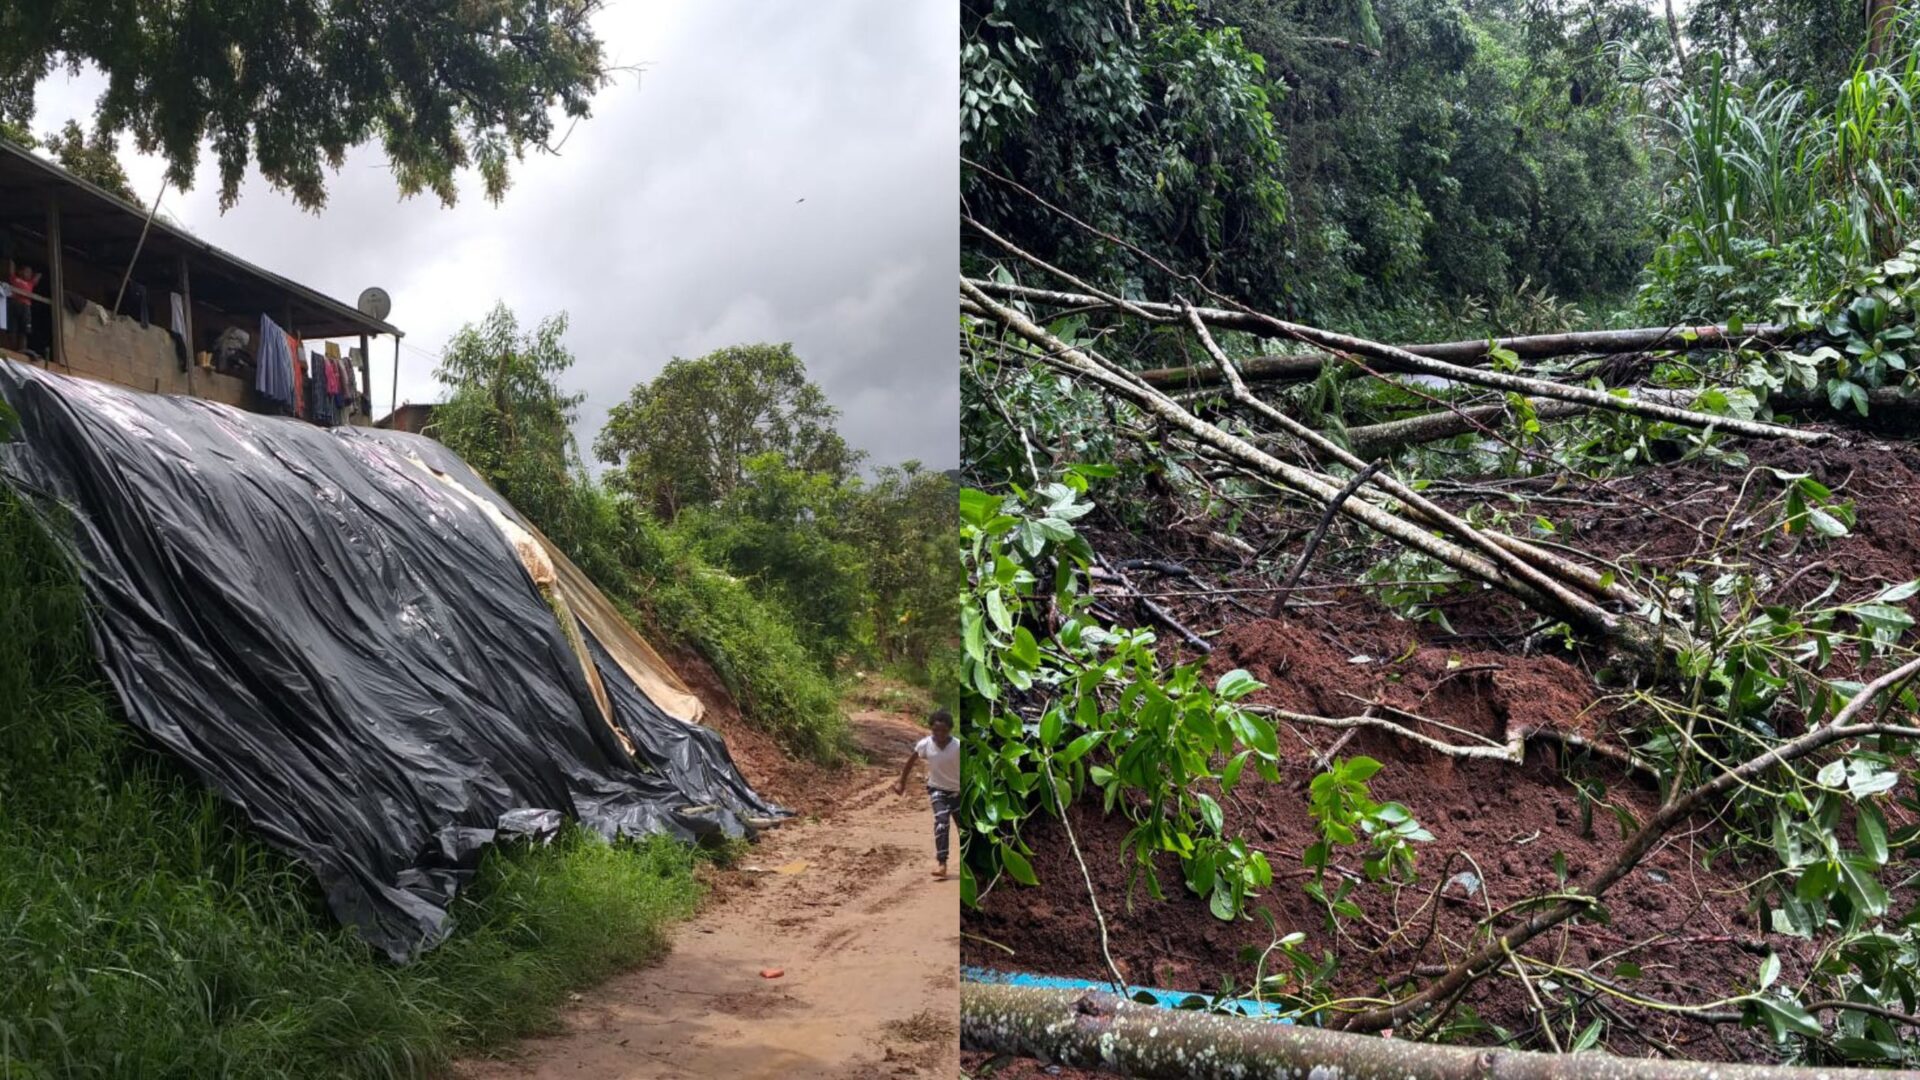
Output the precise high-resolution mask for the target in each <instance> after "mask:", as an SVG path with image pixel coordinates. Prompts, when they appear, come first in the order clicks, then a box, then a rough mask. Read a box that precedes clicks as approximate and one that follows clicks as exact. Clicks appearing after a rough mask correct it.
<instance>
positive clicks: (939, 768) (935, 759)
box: [913, 735, 960, 791]
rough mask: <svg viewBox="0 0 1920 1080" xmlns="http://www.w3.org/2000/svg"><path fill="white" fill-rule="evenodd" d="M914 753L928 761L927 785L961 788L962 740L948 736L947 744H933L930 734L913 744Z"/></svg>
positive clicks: (942, 789) (949, 788)
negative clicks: (940, 745) (943, 745)
mask: <svg viewBox="0 0 1920 1080" xmlns="http://www.w3.org/2000/svg"><path fill="white" fill-rule="evenodd" d="M913 752H914V755H915V756H917V757H919V758H922V759H924V760H925V761H926V763H927V786H928V787H931V788H939V789H940V790H941V791H959V790H960V740H959V739H956V738H953V737H952V736H948V737H947V745H946V746H945V747H939V746H935V745H933V736H931V735H929V736H927V737H926V738H924V739H921V740H920V741H919V742H917V743H914V744H913Z"/></svg>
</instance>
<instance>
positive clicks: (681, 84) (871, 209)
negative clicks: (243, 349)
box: [34, 0, 959, 468]
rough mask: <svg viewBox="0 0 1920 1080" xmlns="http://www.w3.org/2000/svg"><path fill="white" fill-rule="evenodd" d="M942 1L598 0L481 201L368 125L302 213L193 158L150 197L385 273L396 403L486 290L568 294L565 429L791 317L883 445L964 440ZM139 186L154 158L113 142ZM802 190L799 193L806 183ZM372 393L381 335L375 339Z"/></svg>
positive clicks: (243, 246)
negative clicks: (575, 94) (193, 176)
mask: <svg viewBox="0 0 1920 1080" xmlns="http://www.w3.org/2000/svg"><path fill="white" fill-rule="evenodd" d="M958 17H959V16H958V5H957V4H956V3H954V2H952V0H931V2H930V0H913V2H911V3H902V2H899V0H831V2H827V3H816V4H773V3H755V2H750V0H732V2H725V3H721V2H704V3H701V2H667V0H610V3H609V4H608V8H607V10H606V11H605V12H603V13H602V14H601V16H600V18H599V19H598V22H597V25H598V27H599V30H600V34H601V38H602V40H603V41H604V42H605V43H606V47H607V52H608V55H609V57H610V58H611V59H612V60H613V62H615V63H617V64H623V65H625V64H641V65H644V66H645V71H644V73H643V74H641V75H639V76H637V77H636V76H632V75H628V76H624V77H622V79H621V80H620V82H619V83H618V84H617V85H615V86H612V87H609V88H607V89H606V90H603V91H601V93H600V96H599V97H598V98H596V99H595V101H594V109H593V111H594V115H593V117H592V118H591V119H589V120H586V121H584V122H582V123H581V124H580V125H579V127H578V128H577V129H575V130H574V131H573V133H572V135H571V137H570V138H568V140H567V141H566V143H565V145H564V146H563V147H562V152H561V154H560V156H558V157H552V156H547V155H532V156H529V157H528V159H527V161H526V162H525V163H523V164H522V165H520V166H519V168H518V171H517V172H516V173H515V175H514V178H513V187H512V189H511V190H510V191H509V192H508V193H507V196H506V198H505V200H504V201H503V202H502V203H501V204H500V205H499V206H494V205H492V204H489V203H488V202H487V201H486V199H485V197H484V196H483V195H482V193H481V186H480V184H479V182H478V180H477V179H474V178H468V180H467V181H466V182H465V183H464V184H463V185H462V192H463V196H462V199H461V202H460V204H459V205H458V206H456V207H455V208H453V209H450V210H449V209H445V208H443V207H441V206H440V204H439V202H438V200H436V199H434V198H433V197H432V196H424V197H416V198H413V199H410V200H405V201H402V200H401V199H400V198H399V194H398V191H397V189H396V188H395V187H394V184H393V180H392V177H391V175H390V174H389V173H388V172H387V170H386V168H385V164H384V157H383V155H382V154H381V153H380V152H379V150H378V149H377V148H367V149H363V150H360V151H356V152H355V153H354V154H353V155H352V156H350V157H349V159H348V161H347V164H346V167H345V169H343V170H342V171H341V172H340V173H338V174H337V175H335V176H334V177H333V178H332V180H331V181H330V185H329V191H328V196H329V198H328V205H327V208H326V210H325V211H324V213H323V214H321V215H320V216H317V217H316V216H315V215H313V214H309V213H306V212H304V211H301V210H300V209H298V208H297V207H295V206H294V204H293V202H292V201H291V200H290V199H289V198H288V197H287V196H285V195H283V194H281V193H279V192H276V191H274V190H272V189H271V188H270V187H268V186H267V184H266V183H265V182H264V181H262V180H260V179H259V177H258V176H257V175H254V176H252V177H251V178H250V179H249V181H248V183H247V184H246V186H245V187H244V189H243V191H242V193H241V197H240V203H239V205H238V206H236V207H235V208H234V209H233V210H230V211H228V212H227V213H226V214H224V215H223V214H221V213H220V210H219V204H218V192H217V177H216V174H215V171H214V168H213V165H212V163H211V160H210V159H208V158H204V157H203V160H202V163H201V170H200V182H199V183H198V184H197V185H196V187H195V190H193V191H191V192H188V193H185V194H181V193H177V192H174V193H169V194H168V195H167V196H166V198H165V200H164V201H163V202H162V204H161V208H162V211H163V212H164V213H166V214H168V215H169V216H170V217H172V218H173V220H175V221H176V222H178V223H180V224H181V225H184V226H185V227H186V228H188V229H190V230H192V231H193V232H195V233H196V234H198V235H199V236H200V237H201V238H202V239H205V240H208V241H210V242H212V243H213V244H215V245H218V246H220V247H223V248H226V249H227V250H229V251H232V252H233V253H235V254H237V255H240V256H241V257H243V258H246V259H249V260H251V261H253V262H255V263H258V264H260V265H262V266H264V267H266V268H268V269H270V270H275V271H278V272H280V273H282V274H285V275H287V276H289V277H291V278H293V279H295V280H296V281H300V282H302V283H304V284H307V285H310V286H312V287H314V288H317V289H319V290H321V291H322V292H325V293H327V294H328V295H330V296H333V297H335V298H337V299H340V300H344V301H346V302H347V303H349V304H350V303H352V302H353V301H354V298H355V297H357V296H358V295H359V293H360V290H361V289H362V288H364V287H365V286H368V285H380V286H382V287H384V288H385V289H386V290H387V291H388V292H389V293H391V294H392V296H393V314H392V316H391V317H390V319H389V321H390V322H392V323H393V324H394V325H395V326H398V327H399V328H400V329H402V330H404V331H406V333H407V337H406V342H405V346H404V347H403V348H402V349H401V353H400V373H399V374H400V391H399V396H400V400H401V401H402V402H407V401H433V400H437V399H438V397H439V395H440V389H439V387H438V386H437V385H436V384H435V382H434V380H433V377H432V374H431V372H432V369H433V367H434V363H435V360H436V358H437V357H438V356H439V352H440V348H441V346H442V345H443V344H444V343H445V342H446V340H447V339H448V338H449V337H450V336H451V335H452V333H453V332H454V331H455V330H456V329H458V328H459V326H460V325H461V324H462V323H464V322H469V321H474V320H477V319H479V318H480V317H481V316H482V315H483V314H485V312H486V311H487V310H488V309H489V308H490V307H492V305H493V303H494V301H495V300H502V299H504V300H505V301H506V302H507V304H508V305H509V306H510V307H512V308H513V309H514V311H515V312H516V313H518V314H519V315H520V317H521V320H522V323H523V325H528V326H531V324H532V323H534V322H536V321H537V320H538V319H540V318H541V317H543V316H546V315H549V314H552V313H555V312H559V311H565V312H567V313H568V315H569V316H570V317H571V320H572V326H571V329H570V331H569V332H568V335H567V342H568V344H569V345H570V346H571V347H572V350H573V353H574V355H575V357H576V358H577V361H576V364H575V367H574V369H573V371H572V372H571V373H570V378H569V381H570V383H571V385H572V388H573V389H576V390H580V391H584V392H585V393H586V395H587V400H586V403H585V405H584V407H583V408H582V415H581V420H580V424H579V426H578V428H577V429H576V431H577V434H578V435H579V437H580V440H581V444H582V450H583V452H587V453H589V454H590V453H591V442H592V439H593V436H594V434H595V433H596V432H598V431H599V430H600V426H601V424H602V423H603V422H604V420H605V417H606V410H607V409H608V407H609V406H611V405H612V404H614V403H615V402H617V401H619V400H620V399H622V398H623V397H625V395H626V392H627V390H628V388H630V387H631V386H632V385H633V384H634V383H636V382H639V381H641V380H644V379H647V378H650V377H651V376H653V375H654V374H656V373H657V372H659V370H660V369H661V368H662V367H663V366H665V364H666V363H667V361H668V360H670V359H672V358H673V357H675V356H686V357H691V356H698V355H700V354H702V353H705V352H707V351H709V350H712V349H715V348H718V347H720V346H724V345H734V344H744V343H750V342H757V341H791V342H793V343H794V347H795V349H796V350H797V351H798V353H799V355H800V357H801V359H803V360H804V361H805V362H806V364H807V369H808V371H809V372H811V374H812V376H813V378H814V380H815V381H817V382H818V383H820V385H821V386H822V387H823V388H824V389H825V390H826V392H827V395H828V396H829V397H830V398H831V399H832V401H833V403H834V404H835V405H836V406H838V407H839V408H840V410H841V413H842V420H841V430H842V431H843V432H844V433H845V435H846V436H847V438H848V440H849V441H850V442H851V443H853V444H854V445H855V446H857V447H859V448H860V449H863V450H865V451H867V452H868V453H869V454H870V455H872V458H873V460H874V461H875V462H876V463H880V464H889V463H895V462H899V461H903V460H905V459H908V458H917V459H919V460H921V461H923V462H925V463H926V464H928V465H929V466H933V467H937V468H946V467H950V466H952V465H955V464H956V463H957V461H958V457H959V446H958V421H957V417H958V415H959V391H958V376H957V367H956V362H955V359H954V354H955V348H956V346H955V340H956V339H955V336H954V322H953V275H954V273H955V268H956V266H957V265H958V263H959V242H958V228H957V225H956V222H955V217H954V207H955V205H956V204H957V203H958V201H959V136H958V125H957V116H958V105H957V101H958V97H959V94H958V86H959V57H958V52H957V46H956V40H957V33H956V27H957V25H958ZM101 86H102V80H101V79H100V78H99V77H98V75H97V74H93V73H89V74H88V75H83V76H81V77H78V78H74V79H68V78H67V77H66V76H65V75H64V74H58V75H56V76H55V77H54V78H52V79H50V80H49V81H48V82H46V83H45V84H43V85H42V87H41V89H40V94H39V102H38V106H39V113H38V115H37V117H36V119H35V123H34V130H35V131H36V132H38V133H45V132H47V131H50V130H53V129H54V128H57V127H58V126H60V125H61V124H62V123H63V122H64V121H65V120H66V119H67V118H68V117H77V118H81V119H82V120H83V121H84V122H90V121H91V116H92V103H93V100H94V98H95V97H96V95H97V94H98V93H99V91H100V89H101ZM123 149H124V150H126V151H127V152H126V153H123V155H122V159H123V162H124V164H125V165H126V167H127V172H128V175H129V177H130V178H131V179H132V181H133V185H134V189H135V191H136V192H138V193H139V194H140V195H141V197H142V199H143V200H146V199H151V198H152V193H153V192H154V191H156V190H158V189H159V186H160V182H161V166H160V164H159V162H157V161H154V160H147V159H142V158H140V157H139V156H137V155H135V154H133V153H132V152H131V146H130V144H128V145H123ZM800 200H805V201H804V202H803V201H800ZM373 352H374V356H373V377H374V387H375V402H376V406H377V411H378V412H380V413H384V412H385V411H386V409H387V405H388V401H387V397H388V389H389V387H390V386H391V382H390V380H391V378H392V362H393V346H392V343H391V340H390V339H381V341H380V342H379V343H376V345H375V347H374V350H373Z"/></svg>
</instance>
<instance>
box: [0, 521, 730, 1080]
mask: <svg viewBox="0 0 1920 1080" xmlns="http://www.w3.org/2000/svg"><path fill="white" fill-rule="evenodd" d="M0 567H4V568H5V571H4V572H3V573H0V628H4V630H0V821H5V822H6V828H5V829H0V1077H14V1076H21V1077H37V1076H43V1075H45V1076H55V1075H58V1076H72V1075H80V1076H95V1075H116V1076H142V1077H170V1076H181V1077H185V1076H219V1075H225V1076H301V1077H310V1076H387V1075H417V1074H419V1073H421V1072H424V1071H427V1070H430V1069H431V1068H432V1067H433V1066H434V1065H435V1064H436V1063H439V1062H442V1061H445V1060H446V1059H447V1058H448V1056H449V1055H450V1054H451V1053H452V1052H453V1051H455V1050H456V1049H459V1048H464V1047H471V1046H475V1045H480V1044H484V1043H487V1042H491V1041H496V1040H499V1039H503V1038H507V1037H510V1036H512V1035H516V1034H520V1033H523V1032H526V1031H529V1030H532V1029H536V1028H538V1027H539V1026H540V1025H542V1024H543V1023H545V1022H546V1021H547V1020H548V1018H549V1017H550V1016H551V1012H552V1007H553V1005H554V1004H556V1003H557V1002H558V1001H559V1000H560V999H561V998H563V997H564V995H565V993H566V991H567V990H568V989H569V988H572V987H575V986H580V985H584V984H586V983H588V982H591V981H593V980H595V979H597V978H600V977H603V976H605V975H606V974H608V973H610V972H611V971H613V970H615V969H616V968H620V967H626V966H631V965H632V964H634V963H637V962H640V961H644V960H646V959H648V958H650V957H652V956H654V955H656V954H657V953H659V952H660V951H661V949H662V948H663V942H664V939H663V935H662V931H663V928H664V927H665V926H667V925H668V924H670V923H671V922H672V921H673V920H675V919H676V918H679V917H682V916H684V915H685V914H687V913H688V912H690V911H691V910H692V908H693V905H694V904H695V902H696V900H697V898H698V893H699V888H698V886H697V884H696V883H695V881H694V877H693V863H694V860H695V858H696V856H695V855H694V854H693V853H691V852H689V851H687V850H685V849H682V848H680V847H678V846H676V845H674V844H672V843H670V842H667V841H663V840H662V841H654V842H650V843H646V844H641V845H629V844H622V845H619V846H616V847H609V846H607V845H605V844H602V843H600V842H598V841H597V840H595V839H593V838H591V837H586V836H582V835H577V834H575V835H568V836H566V837H564V838H563V839H562V840H560V841H558V842H556V843H555V844H554V845H553V846H551V847H548V848H544V849H525V848H520V849H501V850H497V851H495V852H493V853H491V854H490V855H489V856H488V858H487V860H486V862H485V863H484V865H483V868H482V871H481V874H480V878H479V880H478V881H477V882H476V883H475V885H474V886H473V887H471V888H469V889H468V890H467V891H466V892H465V893H464V894H463V895H462V897H461V899H460V900H459V901H458V902H457V904H456V916H457V918H458V920H459V924H460V927H461V929H460V931H459V932H458V933H457V934H456V935H455V936H454V938H453V939H452V940H451V941H449V942H448V943H447V944H446V945H444V946H442V947H441V948H440V949H438V950H436V951H435V952H433V953H431V954H429V955H428V956H427V957H426V958H425V959H424V960H422V961H421V962H419V963H417V964H414V965H412V966H409V967H406V968H394V967H392V966H390V965H388V964H385V963H384V962H382V961H380V960H379V959H377V958H376V957H375V955H374V954H373V953H372V952H371V950H369V949H367V948H365V947H364V946H362V945H360V944H359V943H358V942H357V941H355V940H354V939H353V938H352V937H351V936H350V935H348V934H347V933H346V932H345V931H343V930H342V929H340V928H339V926H338V925H337V924H336V923H335V922H334V921H333V919H332V918H331V917H330V916H329V915H328V914H327V913H326V912H325V910H324V909H323V907H322V906H321V904H320V901H319V896H318V891H317V889H316V888H315V886H314V883H313V881H312V879H311V877H310V876H309V875H308V874H307V873H306V872H305V871H304V870H302V869H301V868H300V867H298V866H296V865H295V864H293V863H292V862H291V861H290V860H288V859H287V858H286V857H285V856H282V855H280V854H279V853H277V852H275V851H273V850H272V849H270V848H268V847H267V846H266V845H264V844H263V843H261V842H260V841H258V840H256V839H255V838H254V837H253V836H252V835H251V834H250V833H249V831H248V830H247V829H246V827H245V825H244V823H243V822H242V821H241V820H240V819H239V816H238V815H237V814H236V813H234V812H233V811H231V810H230V809H228V808H227V807H225V806H224V805H223V804H221V803H220V802H219V801H218V800H217V799H215V798H214V797H213V796H211V795H210V794H209V793H207V792H206V791H205V790H204V789H202V788H201V787H200V786H199V785H198V784H197V783H196V782H195V781H193V780H192V778H191V777H188V776H185V775H183V774H182V773H181V772H180V771H179V770H177V769H176V768H175V767H174V766H173V765H172V763H171V762H170V761H169V760H168V759H166V758H164V757H162V756H160V755H158V754H156V753H153V752H151V751H148V750H146V749H144V748H142V746H141V745H140V744H139V742H138V739H137V737H136V735H135V733H134V732H133V731H132V730H131V729H130V728H128V727H127V726H126V725H125V724H124V723H123V722H122V721H120V719H119V718H118V717H117V716H116V715H115V707H114V703H113V700H112V696H111V694H110V693H109V692H108V690H107V688H106V686H105V685H104V684H103V682H102V681H101V680H100V678H99V676H98V675H97V674H96V672H95V669H94V664H93V661H92V658H91V655H90V653H89V650H88V647H87V642H86V636H85V630H84V627H83V625H82V622H81V615H82V611H83V607H82V604H83V600H82V598H81V595H80V592H79V589H78V587H77V585H76V584H75V582H74V581H73V579H72V578H71V576H70V574H69V573H68V572H67V571H66V570H65V569H64V568H63V567H61V566H60V565H59V563H58V560H57V559H56V557H55V556H54V553H53V552H52V551H51V550H50V548H49V546H48V544H47V542H46V539H45V537H44V536H43V535H42V534H41V533H40V531H39V530H38V529H37V528H36V527H35V526H34V525H33V524H32V523H31V522H30V521H29V520H28V519H27V518H26V516H25V513H24V511H23V510H22V509H21V508H20V506H19V505H18V504H17V503H16V502H15V501H14V500H13V499H12V498H11V497H10V496H7V495H6V494H5V493H3V492H0Z"/></svg>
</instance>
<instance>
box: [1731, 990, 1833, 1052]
mask: <svg viewBox="0 0 1920 1080" xmlns="http://www.w3.org/2000/svg"><path fill="white" fill-rule="evenodd" d="M1746 1013H1747V1017H1748V1019H1749V1021H1752V1020H1755V1019H1758V1020H1759V1021H1760V1022H1762V1023H1764V1024H1766V1025H1767V1027H1768V1029H1769V1030H1771V1031H1772V1032H1773V1038H1774V1041H1775V1042H1785V1041H1786V1038H1787V1036H1788V1035H1806V1036H1811V1037H1816V1038H1817V1037H1818V1036H1819V1035H1820V1022H1819V1021H1818V1020H1815V1019H1814V1018H1813V1016H1812V1014H1810V1013H1808V1012H1807V1010H1805V1009H1803V1008H1801V1007H1800V1003H1799V1002H1797V1001H1784V1000H1781V999H1780V998H1774V997H1752V998H1748V999H1747V1008H1746Z"/></svg>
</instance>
